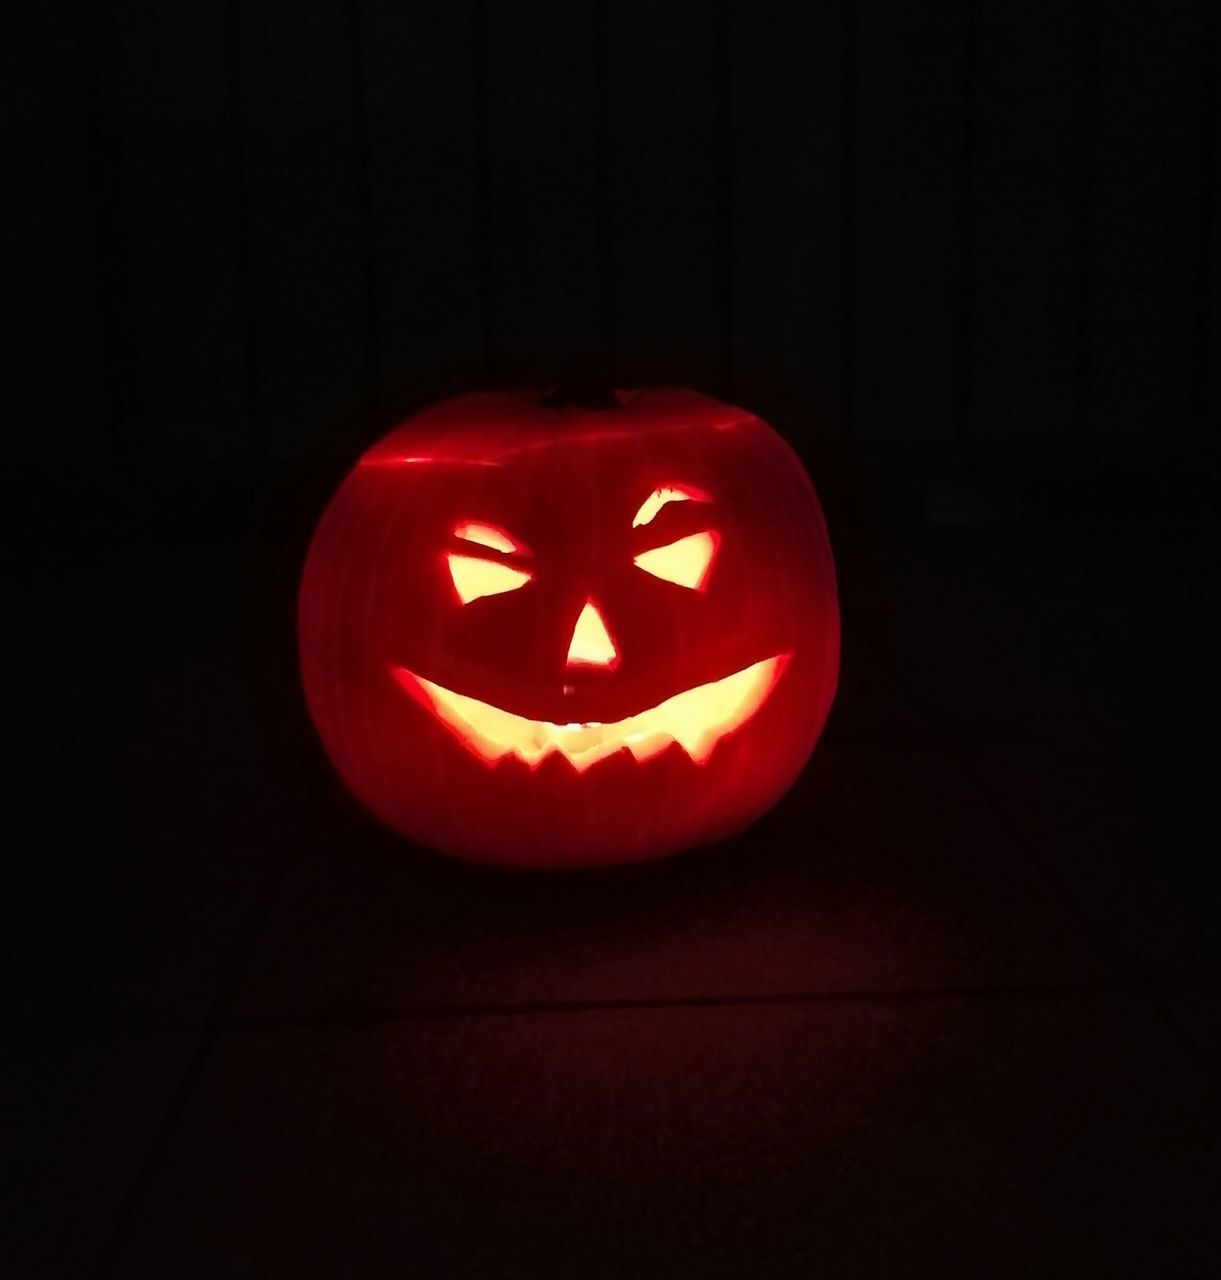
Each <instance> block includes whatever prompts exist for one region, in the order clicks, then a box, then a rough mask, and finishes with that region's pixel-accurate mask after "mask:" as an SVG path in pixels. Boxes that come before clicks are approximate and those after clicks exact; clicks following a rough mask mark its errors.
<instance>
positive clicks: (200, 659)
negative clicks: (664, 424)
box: [0, 0, 1221, 1277]
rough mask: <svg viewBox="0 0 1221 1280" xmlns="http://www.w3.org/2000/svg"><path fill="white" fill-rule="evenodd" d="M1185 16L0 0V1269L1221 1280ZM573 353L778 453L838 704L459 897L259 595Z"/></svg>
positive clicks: (1124, 1) (1205, 295)
mask: <svg viewBox="0 0 1221 1280" xmlns="http://www.w3.org/2000/svg"><path fill="white" fill-rule="evenodd" d="M1217 26H1218V13H1217V6H1216V4H1214V3H1208V2H1207V0H1117V3H1113V4H1110V3H1103V2H1102V0H1063V2H1061V3H1055V4H1052V3H1041V2H1035V0H959V2H957V3H954V2H950V0H930V2H928V3H914V2H913V3H900V2H899V0H890V2H883V0H860V2H859V3H852V2H846V3H833V4H822V3H813V2H811V3H808V4H798V3H795V2H783V3H782V2H781V0H751V2H750V3H746V2H744V0H742V2H740V0H721V2H720V3H716V2H714V0H652V2H651V3H643V2H641V0H601V2H600V3H595V2H594V0H555V2H554V3H526V2H525V0H520V2H518V3H507V2H496V0H478V2H477V0H412V2H405V3H389V2H388V0H332V2H329V3H310V4H298V5H291V6H290V5H284V6H280V5H271V4H265V3H255V2H253V0H175V3H172V4H171V3H164V2H162V3H156V2H154V0H104V2H99V3H86V2H85V0H81V2H80V3H68V2H67V0H40V2H39V3H32V2H30V3H24V2H23V3H18V4H15V5H11V6H9V7H8V9H7V10H6V14H5V19H4V28H5V30H4V31H3V33H0V59H2V60H3V61H2V75H0V83H2V84H3V93H4V98H5V107H4V122H5V136H6V143H7V144H8V145H7V147H6V156H5V172H4V177H5V182H4V186H5V192H4V198H3V207H4V217H5V223H4V232H3V234H4V242H5V245H4V247H5V251H6V261H7V263H8V267H7V277H8V278H7V280H6V290H5V310H6V313H7V314H6V324H5V331H6V335H7V337H8V339H9V340H8V341H7V343H6V346H7V353H6V354H7V357H8V358H7V359H6V372H5V384H6V387H5V389H6V398H5V403H6V408H7V412H6V414H5V424H6V428H7V429H6V457H7V466H6V485H5V489H6V492H7V494H8V500H7V501H6V504H5V505H6V512H7V514H8V515H9V517H10V518H11V519H12V520H13V529H14V532H13V534H12V535H11V537H10V540H9V544H8V545H9V556H8V557H7V562H8V565H9V569H10V573H9V580H10V586H9V588H8V596H9V599H8V606H9V607H8V608H7V610H6V616H7V622H8V625H7V627H6V632H7V633H8V637H9V639H10V642H12V643H13V645H14V649H15V654H14V656H12V657H10V659H9V662H8V673H7V674H8V676H9V679H10V682H11V686H12V687H11V692H10V693H9V695H8V697H7V707H6V719H7V721H8V728H9V737H10V744H11V745H10V752H11V761H12V763H11V767H10V768H9V769H8V777H9V781H10V783H11V784H13V791H14V796H13V800H12V801H11V802H10V803H9V804H8V806H7V807H6V810H5V812H6V817H7V818H8V820H9V826H10V828H11V831H12V834H11V836H10V837H8V838H7V839H6V845H7V847H8V857H7V859H6V862H7V864H8V872H9V878H10V885H9V888H8V889H7V890H6V891H5V892H4V894H3V902H4V906H3V908H2V910H3V912H4V919H3V920H0V937H3V940H4V946H5V948H6V951H7V952H8V955H7V958H6V962H5V964H4V972H5V975H6V978H7V979H8V982H7V983H6V985H5V991H4V993H3V1004H2V1006H0V1038H2V1043H3V1046H4V1048H3V1054H4V1063H5V1066H6V1068H7V1069H8V1071H9V1073H10V1083H9V1085H8V1087H7V1090H6V1092H7V1097H8V1102H9V1108H8V1109H9V1111H10V1113H11V1114H12V1115H13V1116H15V1117H16V1120H17V1122H18V1123H17V1124H16V1126H15V1132H16V1135H17V1141H16V1142H14V1143H13V1144H12V1148H11V1149H12V1150H13V1152H14V1154H15V1156H16V1162H15V1163H16V1172H17V1187H18V1195H17V1198H16V1199H15V1201H14V1202H13V1204H12V1205H11V1206H10V1207H8V1208H7V1209H6V1212H5V1214H4V1217H5V1218H6V1220H7V1221H8V1223H9V1225H10V1226H16V1227H17V1232H16V1236H17V1239H16V1241H15V1245H16V1257H17V1259H18V1262H17V1264H16V1265H15V1266H14V1267H12V1268H11V1269H12V1272H13V1274H15V1275H16V1274H20V1275H30V1276H35V1275H36V1276H40V1277H41V1276H55V1275H65V1276H79V1275H91V1274H94V1273H98V1274H106V1275H123V1276H127V1275H133V1276H145V1275H148V1276H166V1275H174V1276H190V1275H200V1276H208V1277H215V1276H229V1275H251V1276H270V1275H321V1276H332V1275H334V1276H338V1275H391V1274H393V1275H401V1274H403V1273H404V1272H413V1273H417V1274H421V1275H455V1276H474V1275H538V1274H557V1275H580V1276H591V1275H607V1276H615V1277H619V1276H623V1275H628V1274H632V1275H651V1274H658V1275H663V1274H664V1275H675V1274H700V1275H705V1274H718V1275H720V1274H723V1275H732V1276H737V1275H751V1276H759V1275H771V1274H777V1275H787V1274H813V1273H818V1274H829V1275H840V1274H844V1275H882V1276H891V1275H896V1274H905V1275H906V1274H936V1275H939V1276H944V1275H957V1274H962V1275H983V1274H986V1275H989V1276H1027V1275H1058V1274H1072V1275H1075V1276H1076V1275H1100V1274H1105V1275H1109V1276H1110V1275H1134V1276H1149V1275H1161V1276H1204V1275H1211V1274H1216V1272H1217V1269H1218V1252H1217V1245H1218V1241H1217V1239H1216V1231H1217V1223H1216V1221H1215V1219H1216V1213H1215V1205H1216V1202H1217V1194H1218V1179H1217V1157H1218V1154H1219V1150H1218V1144H1217V1141H1216V1139H1217V1127H1216V1096H1215V1087H1214V1083H1213V1082H1214V1079H1215V1076H1216V1068H1217V1065H1218V1062H1219V1061H1221V995H1219V994H1218V990H1219V989H1218V977H1219V976H1221V949H1219V944H1218V938H1219V937H1221V930H1219V928H1218V925H1219V923H1221V904H1219V902H1218V897H1217V895H1216V890H1215V888H1214V879H1215V876H1214V873H1213V864H1214V862H1215V858H1216V855H1215V849H1216V848H1217V847H1218V845H1219V843H1221V842H1219V841H1218V839H1217V834H1218V832H1217V821H1216V819H1217V816H1218V815H1217V794H1218V791H1217V783H1216V775H1217V766H1218V759H1217V755H1218V753H1217V749H1216V724H1217V713H1218V707H1217V702H1216V699H1215V695H1214V689H1213V685H1214V684H1215V678H1214V674H1213V672H1214V667H1215V664H1216V655H1217V651H1218V650H1217V641H1218V639H1219V636H1218V629H1217V627H1216V620H1215V606H1214V599H1215V595H1216V557H1215V553H1214V551H1213V548H1212V542H1213V539H1214V538H1215V530H1214V525H1215V517H1214V505H1215V493H1216V485H1217V481H1218V478H1219V474H1218V472H1219V468H1218V454H1217V450H1216V443H1215V441H1216V432H1217V428H1218V425H1219V416H1221V322H1219V319H1218V316H1219V307H1218V301H1219V297H1221V274H1219V273H1221V250H1219V248H1218V245H1219V243H1221V231H1219V220H1221V191H1219V189H1218V180H1217V174H1218V148H1219V146H1221V142H1219V137H1221V130H1219V128H1218V122H1219V115H1221V104H1219V94H1218V89H1217V81H1218V66H1219V65H1221V53H1219V51H1218V36H1217ZM591 352H593V353H601V354H603V355H605V356H606V357H607V359H608V360H609V362H610V365H611V367H612V368H613V370H614V372H615V375H616V380H617V382H618V383H619V384H620V385H622V386H629V387H630V386H644V385H652V384H659V383H671V384H678V385H689V386H694V387H697V388H700V389H702V390H705V391H708V392H711V393H712V394H714V395H719V396H722V397H724V398H727V399H730V400H733V401H735V402H737V403H740V404H742V405H744V406H746V407H748V408H750V409H752V410H755V411H757V412H759V413H761V414H762V415H763V416H765V417H767V418H768V420H769V421H771V422H772V423H773V424H774V425H775V426H776V427H777V428H778V429H779V430H780V431H781V432H782V433H783V434H784V435H785V436H786V437H787V438H788V439H789V441H790V442H791V443H792V444H793V445H794V447H795V448H796V449H797V451H798V452H799V453H800V455H801V456H802V458H803V460H804V461H805V463H806V465H807V467H808V468H809V470H810V472H811V474H812V476H813V478H814V481H815V484H816V486H817V487H818V489H819V492H820V494H821V495H822V497H823V499H824V502H825V505H826V507H827V510H828V515H829V519H830V523H831V532H832V539H833V544H834V547H835V551H836V557H837V563H838V566H839V572H840V577H841V584H840V585H841V597H842V601H841V602H842V607H843V612H844V623H845V633H844V645H845V647H844V668H843V677H842V683H841V691H840V695H839V698H838V701H837V703H836V706H835V708H834V710H833V712H832V717H831V721H830V723H829V725H828V728H827V731H826V734H825V736H824V740H823V743H822V744H821V745H820V747H819V749H818V751H817V752H816V754H815V756H814V759H813V760H812V762H811V764H810V766H809V768H808V769H807V770H806V773H805V774H804V775H803V777H802V779H801V780H800V781H799V783H798V784H797V786H796V787H795V788H794V790H793V792H792V793H791V794H790V796H789V797H787V798H786V800H785V801H783V802H782V804H781V805H780V806H779V807H778V808H777V809H776V810H775V811H774V812H773V813H772V814H770V815H769V816H768V817H767V818H765V819H764V820H763V822H761V823H760V824H759V825H758V826H756V827H755V828H754V829H753V830H752V831H751V832H748V833H746V834H745V835H743V836H742V837H740V838H738V839H736V840H733V841H729V842H726V843H724V844H722V845H719V846H716V847H715V848H712V849H709V850H703V851H699V852H696V853H694V854H691V855H687V856H683V857H679V858H676V859H672V860H670V861H667V862H664V863H660V864H657V865H655V866H651V867H644V868H636V869H630V870H627V871H623V872H618V873H603V874H598V875H591V876H576V877H558V878H557V877H546V876H544V877H537V876H535V877H526V878H515V877H511V876H510V877H506V876H503V875H500V876H497V875H492V874H489V873H487V872H482V871H477V870H473V869H469V868H464V867H460V866H456V865H453V864H448V863H445V862H442V861H440V860H438V859H435V858H432V857H430V856H429V855H427V854H425V853H423V852H422V851H418V850H413V849H411V848H410V847H408V846H406V845H404V844H403V843H402V842H401V841H399V840H398V839H396V838H394V837H392V836H390V835H388V834H387V833H384V832H382V831H381V830H380V829H379V828H377V827H376V826H375V824H373V823H372V821H371V820H369V819H367V818H366V817H364V816H363V815H362V814H361V813H360V811H359V810H358V809H357V807H356V806H355V804H354V803H353V802H352V801H350V800H349V799H348V798H347V797H346V796H345V795H344V794H343V792H342V791H341V790H340V788H339V787H338V785H337V783H336V782H335V781H334V780H333V778H332V776H331V774H330V771H329V769H328V767H327V765H326V762H325V760H324V758H323V757H322V754H321V751H320V749H319V747H318V746H317V745H316V743H315V741H314V738H313V736H312V733H311V731H310V728H309V725H308V722H307V720H306V717H305V714H304V709H303V707H302V705H301V699H300V695H299V692H298V688H297V682H296V669H295V651H294V640H293V618H292V610H293V597H294V591H295V586H296V575H297V573H298V570H299V566H300V562H301V558H302V556H303V554H304V548H305V542H306V539H307V537H308V534H309V530H310V528H311V525H312V522H313V520H314V519H316V517H317V514H318V512H319V511H320V509H321V505H322V503H323V502H324V501H325V498H326V496H327V494H328V493H329V492H330V491H331V490H332V489H333V487H334V486H335V484H336V483H337V482H338V480H339V479H340V477H341V476H342V475H343V473H344V471H345V469H346V467H347V466H348V465H350V463H351V460H352V459H353V458H354V457H355V456H356V455H357V453H358V452H359V451H360V450H361V449H362V448H363V447H364V446H365V445H367V444H368V443H370V442H371V441H372V440H374V439H375V438H376V437H377V436H378V435H380V434H381V433H382V432H384V431H385V430H386V429H388V428H389V427H390V426H391V425H393V424H394V423H395V422H397V421H399V420H400V419H401V418H402V417H404V416H406V415H407V414H409V413H411V412H412V411H414V410H415V409H417V408H419V407H421V406H423V405H425V404H428V403H430V402H432V401H434V400H435V399H437V398H440V397H443V396H445V395H449V394H453V393H457V392H460V391H466V390H470V389H472V388H477V387H481V386H488V385H493V386H495V385H506V384H524V385H534V386H546V385H549V384H551V383H553V382H554V381H555V380H556V379H557V378H559V377H560V376H561V375H562V374H563V373H564V371H565V369H566V368H567V367H568V366H569V363H570V361H571V360H572V359H573V358H574V357H581V356H586V355H588V354H589V353H591ZM6 1145H8V1144H7V1140H6Z"/></svg>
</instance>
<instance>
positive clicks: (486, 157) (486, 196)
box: [471, 0, 499, 387]
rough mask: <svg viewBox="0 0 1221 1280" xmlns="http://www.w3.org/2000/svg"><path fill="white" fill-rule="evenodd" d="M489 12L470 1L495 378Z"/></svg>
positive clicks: (482, 298) (482, 282)
mask: <svg viewBox="0 0 1221 1280" xmlns="http://www.w3.org/2000/svg"><path fill="white" fill-rule="evenodd" d="M487 28H488V15H487V0H472V2H471V42H472V47H471V53H472V58H473V61H474V70H475V167H476V180H477V188H476V190H477V200H478V203H479V244H478V246H477V251H478V254H479V305H480V309H481V311H482V320H483V377H484V382H485V383H486V384H487V385H488V386H489V387H493V386H495V385H496V382H497V373H498V363H499V362H498V360H497V351H496V261H495V248H494V245H493V243H492V173H491V155H490V146H491V138H490V127H491V122H490V120H489V117H488V98H489V85H488V48H487V46H488V38H487Z"/></svg>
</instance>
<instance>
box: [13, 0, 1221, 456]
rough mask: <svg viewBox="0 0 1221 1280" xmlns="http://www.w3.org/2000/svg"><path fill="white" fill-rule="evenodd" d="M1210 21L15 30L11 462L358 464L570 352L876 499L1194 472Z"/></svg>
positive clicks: (124, 12)
mask: <svg viewBox="0 0 1221 1280" xmlns="http://www.w3.org/2000/svg"><path fill="white" fill-rule="evenodd" d="M1217 7H1218V6H1217V5H1216V4H1215V3H1214V2H1210V0H1135V2H1134V0H1122V3H1116V4H1110V3H1103V0H1055V2H1054V3H1040V2H1032V0H937V2H935V3H911V2H910V0H860V2H859V3H817V2H815V0H808V2H806V3H796V2H794V0H723V2H721V3H717V2H715V0H546V2H532V3H524V2H523V0H408V2H400V3H391V2H390V0H315V2H314V3H310V4H298V5H281V4H270V3H258V2H255V0H175V2H174V3H172V4H167V3H165V2H164V0H109V2H108V3H87V2H85V0H81V2H79V3H73V2H71V0H37V2H34V0H25V2H24V3H20V4H19V5H17V6H16V7H15V12H13V13H12V16H11V18H10V25H11V27H12V30H11V34H10V35H9V36H7V37H6V38H5V39H4V41H3V42H2V43H3V44H4V45H5V55H4V57H5V62H6V66H5V69H4V79H5V82H6V84H7V94H8V95H9V98H10V105H9V108H8V110H7V114H8V117H9V120H10V123H11V124H14V125H15V126H16V128H15V130H14V135H15V140H16V149H15V153H14V155H13V158H12V160H11V167H10V175H9V179H8V181H7V182H6V186H7V188H8V190H7V193H6V197H5V203H6V205H7V207H8V214H7V216H8V218H9V219H10V225H9V235H8V236H7V237H6V238H7V239H8V242H9V244H10V246H12V247H14V248H15V249H16V255H15V257H16V268H15V271H14V272H13V275H12V284H11V289H10V297H11V298H12V299H13V301H14V305H15V311H16V319H17V324H16V326H15V331H16V334H17V338H18V341H17V345H16V356H17V359H16V360H15V361H14V365H13V371H12V374H11V375H10V376H11V378H12V384H11V385H12V387H13V388H14V389H15V391H16V395H15V396H14V397H12V399H11V401H10V403H11V404H13V405H15V406H16V412H15V413H14V416H13V421H12V423H11V424H10V431H11V433H12V435H13V437H14V444H15V456H16V457H18V458H20V459H23V460H25V461H27V462H32V463H36V464H47V463H49V464H52V465H53V466H57V467H58V466H67V465H81V464H84V465H88V464H89V463H91V462H100V461H102V460H112V461H113V460H116V459H117V460H119V461H120V462H121V463H122V465H124V466H126V467H131V468H134V469H136V470H137V471H140V470H141V469H153V468H156V467H158V466H161V465H163V464H173V465H178V464H181V463H183V462H187V463H190V464H191V465H196V464H199V465H203V464H204V463H221V464H228V463H239V462H242V461H243V460H248V459H252V458H256V457H259V456H262V457H265V458H266V459H268V460H269V461H270V462H272V463H273V464H277V465H284V466H287V465H290V464H292V463H294V462H300V461H304V460H309V459H339V458H344V457H349V456H351V455H352V454H353V453H354V452H355V451H356V450H357V449H358V448H360V447H361V445H362V444H364V443H366V442H367V441H369V440H370V439H371V438H373V437H374V436H375V435H376V434H378V433H379V432H380V431H382V430H383V429H385V428H386V427H387V426H389V425H390V424H392V423H393V422H394V421H395V420H397V419H398V418H400V417H402V416H403V415H405V414H407V413H409V412H411V411H412V410H414V409H415V408H417V407H419V406H421V405H423V404H425V403H428V402H429V401H431V400H433V399H435V398H437V397H440V396H444V395H448V394H451V393H454V392H458V391H461V390H466V389H469V388H472V387H478V386H481V385H485V384H489V383H492V384H500V383H530V384H546V383H548V382H549V381H553V380H554V379H555V378H556V377H557V376H558V375H559V374H560V373H561V372H562V371H563V368H564V366H565V364H566V362H567V361H568V360H569V359H570V358H571V357H572V356H573V355H574V354H576V353H579V352H582V351H587V350H589V349H591V348H600V347H604V348H605V349H607V350H608V351H609V352H610V354H611V357H612V360H613V363H614V366H615V368H616V370H617V376H618V380H619V382H620V383H621V384H623V385H628V386H631V385H641V384H646V383H659V382H670V383H679V384H689V385H694V386H697V387H701V388H704V389H707V390H710V391H712V392H714V393H717V394H722V395H724V396H726V397H729V398H731V399H734V400H736V401H739V402H740V403H742V404H745V405H747V406H749V407H751V408H754V409H757V410H759V411H761V412H762V413H764V414H765V415H770V416H771V417H772V418H773V419H774V420H775V421H776V422H777V424H778V425H780V426H781V428H782V429H783V430H784V431H786V432H787V433H788V435H789V436H790V438H791V439H793V441H794V442H795V443H796V444H797V445H798V447H799V448H801V449H802V450H803V452H805V453H806V455H807V457H814V456H817V455H819V454H820V452H821V453H829V454H830V453H835V452H836V451H837V450H838V451H841V452H843V451H848V452H850V453H851V454H852V455H853V456H854V457H859V458H862V459H865V460H866V461H867V462H868V463H869V465H876V466H880V467H888V466H895V467H902V466H907V465H918V466H923V465H926V464H928V465H932V466H934V467H936V466H940V465H942V464H943V463H946V462H947V461H948V462H949V463H950V464H954V463H960V464H961V463H965V464H966V465H968V466H976V467H984V468H987V467H1003V466H1011V465H1039V466H1041V465H1045V464H1047V463H1049V462H1050V463H1056V462H1059V461H1063V460H1064V459H1067V458H1070V457H1071V458H1074V459H1080V458H1082V457H1084V458H1086V459H1093V458H1098V459H1101V460H1103V461H1107V460H1110V459H1112V458H1114V457H1125V456H1136V457H1139V458H1140V459H1141V460H1142V462H1141V465H1147V463H1148V461H1149V460H1150V459H1153V460H1162V461H1166V460H1172V459H1173V460H1177V461H1178V462H1180V463H1181V462H1183V461H1184V460H1186V461H1188V462H1191V461H1192V460H1193V459H1194V458H1195V457H1196V455H1197V454H1199V453H1201V452H1202V451H1204V450H1205V449H1206V448H1207V447H1208V443H1209V440H1210V436H1209V423H1210V422H1215V421H1216V418H1217V415H1218V411H1219V402H1221V352H1219V344H1221V338H1219V336H1218V333H1219V329H1221V326H1219V324H1218V310H1219V309H1218V306H1217V298H1218V294H1219V293H1221V277H1219V270H1221V268H1219V263H1221V249H1219V247H1218V246H1219V243H1221V230H1219V228H1218V221H1219V217H1221V214H1219V210H1221V196H1219V193H1218V184H1217V174H1218V170H1219V168H1221V166H1219V165H1218V157H1217V152H1218V145H1219V144H1218V137H1219V134H1221V130H1219V129H1218V113H1219V110H1221V108H1219V104H1218V93H1217V88H1216V80H1217V66H1218V60H1219V55H1218V49H1217V34H1216V27H1217Z"/></svg>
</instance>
